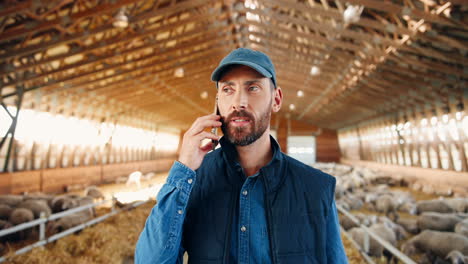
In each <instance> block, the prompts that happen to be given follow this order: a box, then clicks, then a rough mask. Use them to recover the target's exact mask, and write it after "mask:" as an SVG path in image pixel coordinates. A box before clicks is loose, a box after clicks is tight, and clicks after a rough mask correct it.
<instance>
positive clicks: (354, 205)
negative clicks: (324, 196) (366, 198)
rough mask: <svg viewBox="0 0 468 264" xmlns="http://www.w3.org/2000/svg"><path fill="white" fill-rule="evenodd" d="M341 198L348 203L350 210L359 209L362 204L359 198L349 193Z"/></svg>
mask: <svg viewBox="0 0 468 264" xmlns="http://www.w3.org/2000/svg"><path fill="white" fill-rule="evenodd" d="M341 200H342V201H343V202H344V203H346V204H348V205H349V208H350V209H351V210H359V209H361V207H362V206H364V203H363V202H362V200H361V199H359V198H358V197H356V196H354V195H351V194H348V195H346V196H345V197H343V198H342V199H341Z"/></svg>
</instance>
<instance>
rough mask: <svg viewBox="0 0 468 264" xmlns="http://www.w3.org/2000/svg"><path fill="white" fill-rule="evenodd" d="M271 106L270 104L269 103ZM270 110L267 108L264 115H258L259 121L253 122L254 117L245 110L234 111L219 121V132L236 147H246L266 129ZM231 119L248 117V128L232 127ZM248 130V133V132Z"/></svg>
mask: <svg viewBox="0 0 468 264" xmlns="http://www.w3.org/2000/svg"><path fill="white" fill-rule="evenodd" d="M270 105H271V103H270ZM269 109H270V108H267V109H266V111H265V112H264V113H262V114H261V115H260V120H258V121H257V120H255V119H254V116H253V115H252V114H250V113H249V112H247V111H245V110H241V111H234V112H232V113H231V114H230V115H229V116H228V117H227V118H223V119H222V120H221V122H222V125H221V130H222V131H223V134H224V136H226V138H227V139H228V140H229V142H231V144H233V145H236V146H247V145H250V144H252V143H254V142H255V141H256V140H257V139H259V138H260V137H261V136H262V135H263V134H264V133H265V131H266V129H267V128H268V125H269V124H270V119H271V112H270V111H269ZM233 117H248V118H249V120H250V126H248V127H233V126H231V125H230V122H231V120H232V118H233ZM249 130H250V131H249Z"/></svg>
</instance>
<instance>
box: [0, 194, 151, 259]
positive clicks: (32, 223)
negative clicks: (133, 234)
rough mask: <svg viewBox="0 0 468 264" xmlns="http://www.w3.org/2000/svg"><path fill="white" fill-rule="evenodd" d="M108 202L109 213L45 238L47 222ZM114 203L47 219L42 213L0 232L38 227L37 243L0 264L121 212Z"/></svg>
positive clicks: (140, 203) (9, 256)
mask: <svg viewBox="0 0 468 264" xmlns="http://www.w3.org/2000/svg"><path fill="white" fill-rule="evenodd" d="M148 201H150V199H148V200H145V201H139V202H136V203H133V204H131V205H130V206H129V207H127V208H126V209H129V208H134V207H138V206H140V205H142V204H145V203H147V202H148ZM109 202H110V203H112V204H111V211H110V212H109V213H107V214H105V215H102V216H99V217H95V218H92V219H91V220H89V221H87V222H84V223H82V224H80V225H77V226H74V227H71V228H69V229H66V230H64V231H62V232H60V233H57V234H54V235H52V236H50V237H46V224H47V222H49V221H53V220H56V219H59V218H61V217H64V216H68V215H71V214H74V213H77V212H80V211H84V210H88V209H90V208H94V207H97V206H99V205H102V204H104V203H109ZM115 202H116V198H115V197H113V198H112V199H108V200H103V201H99V202H96V203H93V204H87V205H83V206H80V207H76V208H71V209H68V210H66V211H63V212H59V213H55V214H52V215H50V216H49V217H46V216H45V214H44V213H41V217H40V218H38V219H36V220H33V221H30V222H27V223H23V224H19V225H16V226H13V227H10V228H7V229H3V230H1V231H0V237H2V236H6V235H9V234H12V233H16V232H19V231H21V230H25V229H28V228H32V227H35V226H39V240H38V241H37V242H35V243H33V244H31V245H28V246H25V247H23V248H21V249H18V250H16V251H15V252H14V254H9V255H7V256H3V257H0V263H1V262H4V261H6V260H7V259H8V258H11V257H13V256H17V255H20V254H24V253H26V252H28V251H30V250H32V249H33V248H36V247H41V246H44V245H46V244H48V243H50V242H53V241H55V240H57V239H60V238H63V237H65V236H68V235H70V234H73V233H75V232H76V231H79V230H82V229H84V228H86V227H89V226H91V225H94V224H96V223H99V222H102V221H104V220H105V219H107V218H109V217H111V216H113V215H115V214H117V213H119V212H121V211H122V209H118V208H116V207H115Z"/></svg>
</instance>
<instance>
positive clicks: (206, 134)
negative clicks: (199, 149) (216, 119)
mask: <svg viewBox="0 0 468 264" xmlns="http://www.w3.org/2000/svg"><path fill="white" fill-rule="evenodd" d="M205 138H208V139H214V140H219V138H220V136H217V135H215V134H213V133H210V132H206V131H203V132H201V133H200V134H198V135H197V140H198V141H200V142H201V141H202V140H203V139H205Z"/></svg>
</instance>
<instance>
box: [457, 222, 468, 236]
mask: <svg viewBox="0 0 468 264" xmlns="http://www.w3.org/2000/svg"><path fill="white" fill-rule="evenodd" d="M455 233H457V234H460V235H464V236H466V237H468V218H467V219H465V220H463V221H461V222H459V223H458V224H456V225H455Z"/></svg>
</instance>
